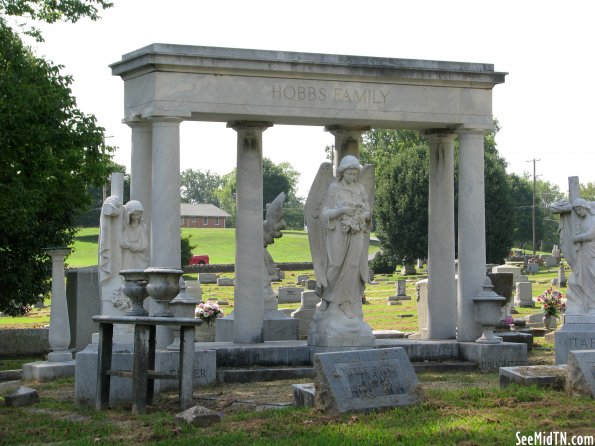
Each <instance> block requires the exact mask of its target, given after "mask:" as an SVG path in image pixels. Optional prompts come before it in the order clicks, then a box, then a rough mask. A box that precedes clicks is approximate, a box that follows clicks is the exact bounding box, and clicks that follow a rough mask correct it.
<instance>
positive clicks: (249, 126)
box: [227, 121, 273, 132]
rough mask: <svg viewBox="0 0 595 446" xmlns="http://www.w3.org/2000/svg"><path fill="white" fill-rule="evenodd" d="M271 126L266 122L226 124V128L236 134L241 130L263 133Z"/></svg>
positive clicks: (234, 122)
mask: <svg viewBox="0 0 595 446" xmlns="http://www.w3.org/2000/svg"><path fill="white" fill-rule="evenodd" d="M272 126H273V123H272V122H267V121H230V122H228V123H227V128H230V129H234V130H235V131H236V132H239V131H241V130H247V131H250V130H251V131H261V132H264V131H265V130H266V129H268V128H269V127H272Z"/></svg>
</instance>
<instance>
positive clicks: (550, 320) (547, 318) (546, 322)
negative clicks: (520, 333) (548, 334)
mask: <svg viewBox="0 0 595 446" xmlns="http://www.w3.org/2000/svg"><path fill="white" fill-rule="evenodd" d="M542 320H543V326H544V327H545V328H546V329H548V330H555V329H556V327H557V326H558V318H557V317H556V316H554V315H552V314H545V315H544V316H543V319H542Z"/></svg>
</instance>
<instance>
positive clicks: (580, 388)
mask: <svg viewBox="0 0 595 446" xmlns="http://www.w3.org/2000/svg"><path fill="white" fill-rule="evenodd" d="M567 369H568V376H567V379H566V389H567V390H568V391H569V392H571V393H573V394H578V395H586V396H590V397H591V398H595V350H580V351H570V352H569V353H568V368H567Z"/></svg>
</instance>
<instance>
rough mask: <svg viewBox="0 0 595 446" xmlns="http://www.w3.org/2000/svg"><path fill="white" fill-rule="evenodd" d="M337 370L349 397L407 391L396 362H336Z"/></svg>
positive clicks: (394, 393) (374, 396) (369, 396)
mask: <svg viewBox="0 0 595 446" xmlns="http://www.w3.org/2000/svg"><path fill="white" fill-rule="evenodd" d="M335 371H336V373H337V375H338V376H339V380H340V382H341V385H342V387H343V390H344V391H345V395H346V397H348V398H376V397H379V396H384V395H401V394H404V393H405V392H406V390H405V386H404V385H403V383H401V382H400V381H399V376H398V373H399V370H398V367H397V365H396V364H395V363H394V362H390V361H379V362H377V363H373V364H371V365H366V364H362V363H339V364H335Z"/></svg>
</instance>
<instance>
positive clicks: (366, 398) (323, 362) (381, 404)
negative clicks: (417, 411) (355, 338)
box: [314, 347, 420, 414]
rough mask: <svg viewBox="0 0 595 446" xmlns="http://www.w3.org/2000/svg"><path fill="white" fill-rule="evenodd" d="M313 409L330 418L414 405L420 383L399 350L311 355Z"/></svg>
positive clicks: (403, 350) (416, 401)
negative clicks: (350, 413) (330, 414)
mask: <svg viewBox="0 0 595 446" xmlns="http://www.w3.org/2000/svg"><path fill="white" fill-rule="evenodd" d="M314 379H315V380H314V387H315V390H316V395H315V406H316V408H317V409H319V410H321V411H323V412H328V413H332V414H339V413H346V412H360V411H369V410H376V409H385V408H391V407H398V406H405V405H411V404H416V403H418V402H419V401H420V390H419V387H418V384H419V381H418V379H417V376H416V375H415V371H414V370H413V366H412V365H411V362H410V361H409V358H408V357H407V353H406V352H405V349H404V348H402V347H397V348H389V349H371V350H355V351H347V352H334V353H319V354H316V355H314Z"/></svg>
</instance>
